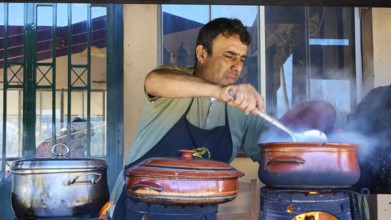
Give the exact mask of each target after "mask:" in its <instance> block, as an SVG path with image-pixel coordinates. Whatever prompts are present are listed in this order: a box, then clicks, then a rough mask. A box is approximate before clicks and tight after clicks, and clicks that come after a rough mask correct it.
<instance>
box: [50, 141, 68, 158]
mask: <svg viewBox="0 0 391 220" xmlns="http://www.w3.org/2000/svg"><path fill="white" fill-rule="evenodd" d="M59 146H62V147H63V148H65V152H61V151H59V150H58V147H59ZM68 153H69V147H68V146H67V145H66V144H64V143H57V144H55V145H53V147H52V155H54V158H62V157H65V156H66V155H67V154H68Z"/></svg>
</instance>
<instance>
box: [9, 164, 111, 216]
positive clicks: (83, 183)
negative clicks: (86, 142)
mask: <svg viewBox="0 0 391 220" xmlns="http://www.w3.org/2000/svg"><path fill="white" fill-rule="evenodd" d="M11 170H12V196H11V197H12V198H11V200H12V209H13V210H14V213H15V215H16V217H17V218H21V219H25V218H30V217H32V218H36V217H63V216H73V217H75V216H78V217H98V216H99V211H100V209H101V208H102V207H103V206H104V204H105V203H106V202H108V201H109V188H108V184H107V173H106V171H107V165H106V162H105V161H104V160H98V159H89V158H83V159H81V158H75V159H67V158H60V159H58V158H57V159H51V158H39V159H31V160H18V161H15V162H14V163H13V165H12V167H11Z"/></svg>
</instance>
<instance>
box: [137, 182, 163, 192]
mask: <svg viewBox="0 0 391 220" xmlns="http://www.w3.org/2000/svg"><path fill="white" fill-rule="evenodd" d="M140 188H147V189H150V190H153V191H157V192H161V191H163V187H161V186H159V185H158V184H156V183H152V182H148V181H141V182H138V183H135V184H133V185H132V186H131V187H130V190H132V191H136V190H138V189H140Z"/></svg>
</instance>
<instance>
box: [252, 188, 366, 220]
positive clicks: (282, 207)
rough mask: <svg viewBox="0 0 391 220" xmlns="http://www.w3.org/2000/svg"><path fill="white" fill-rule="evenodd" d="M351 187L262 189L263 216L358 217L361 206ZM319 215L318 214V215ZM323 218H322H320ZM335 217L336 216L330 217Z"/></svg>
mask: <svg viewBox="0 0 391 220" xmlns="http://www.w3.org/2000/svg"><path fill="white" fill-rule="evenodd" d="M355 193H356V192H354V191H352V190H350V189H321V190H318V189H317V190H301V189H300V190H296V189H278V188H268V187H262V188H261V206H260V213H259V219H260V220H271V219H281V220H284V219H287V220H288V219H289V220H292V219H296V218H295V217H299V216H302V217H303V218H299V219H317V218H315V217H316V216H319V215H324V216H326V215H327V216H329V217H330V215H331V217H334V219H343V220H356V219H357V220H358V219H360V218H359V214H358V207H357V204H356V202H355V198H354V197H353V195H354V194H355ZM315 215H316V216H315ZM318 219H320V218H318ZM328 219H332V218H328Z"/></svg>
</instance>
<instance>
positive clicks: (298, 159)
mask: <svg viewBox="0 0 391 220" xmlns="http://www.w3.org/2000/svg"><path fill="white" fill-rule="evenodd" d="M275 163H295V164H304V163H306V161H305V160H304V159H303V158H301V157H296V156H277V157H273V158H271V159H270V160H269V161H268V162H267V165H268V166H271V165H272V164H275Z"/></svg>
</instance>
